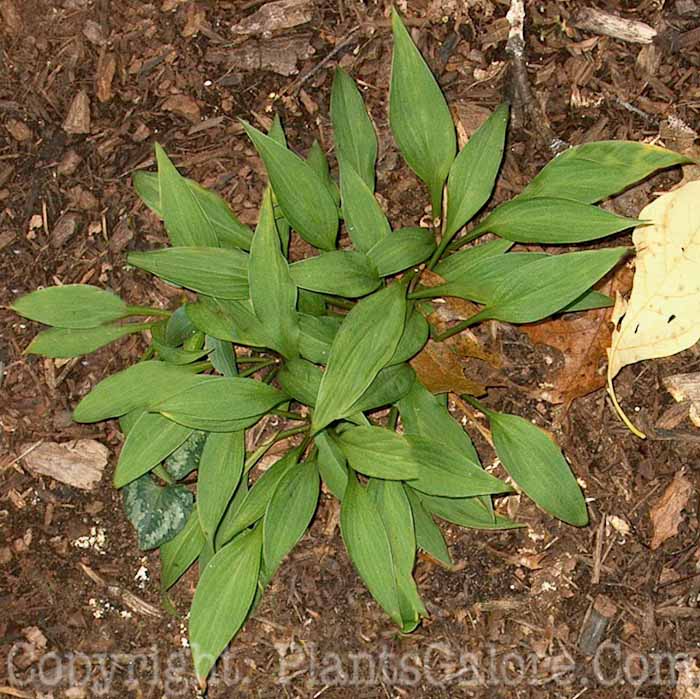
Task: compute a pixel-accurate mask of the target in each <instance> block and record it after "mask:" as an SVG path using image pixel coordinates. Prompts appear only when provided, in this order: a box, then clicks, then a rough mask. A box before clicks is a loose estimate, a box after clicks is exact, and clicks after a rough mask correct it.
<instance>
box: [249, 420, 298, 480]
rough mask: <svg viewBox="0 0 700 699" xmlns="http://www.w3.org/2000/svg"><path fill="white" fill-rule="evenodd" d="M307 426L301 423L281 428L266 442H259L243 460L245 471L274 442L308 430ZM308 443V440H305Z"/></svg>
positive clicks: (256, 461)
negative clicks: (296, 425) (297, 425)
mask: <svg viewBox="0 0 700 699" xmlns="http://www.w3.org/2000/svg"><path fill="white" fill-rule="evenodd" d="M308 430H309V426H308V425H303V426H301V427H291V428H290V429H288V430H282V431H281V432H278V433H277V434H276V435H275V436H274V437H271V438H270V439H268V440H267V442H264V443H263V444H261V445H260V446H259V447H258V448H257V449H256V450H255V451H254V452H253V453H252V454H251V455H250V456H249V457H248V458H247V459H246V460H245V466H244V469H245V472H246V473H247V472H248V471H250V469H251V468H253V466H255V464H257V463H258V461H260V459H261V458H262V457H263V456H264V455H265V454H266V453H267V451H268V450H269V449H270V447H272V446H273V445H274V444H277V442H281V441H282V440H283V439H287V438H288V437H293V436H294V435H295V434H301V433H302V432H308ZM307 443H308V442H307Z"/></svg>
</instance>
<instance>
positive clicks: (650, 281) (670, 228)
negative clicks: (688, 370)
mask: <svg viewBox="0 0 700 699" xmlns="http://www.w3.org/2000/svg"><path fill="white" fill-rule="evenodd" d="M698 201H700V181H695V182H688V183H687V184H686V185H684V186H683V187H681V188H680V189H676V190H674V191H672V192H667V193H666V194H663V195H661V196H660V197H659V198H658V199H657V200H656V201H654V202H652V203H651V204H649V205H648V206H646V207H644V209H642V211H641V212H640V214H639V218H640V219H642V220H646V221H650V222H651V223H650V224H649V225H646V226H639V227H638V228H635V229H634V233H633V236H632V239H633V241H634V246H635V249H636V251H637V257H636V259H635V267H636V271H635V274H634V284H633V287H632V294H631V295H630V299H629V302H625V301H624V299H623V298H622V296H618V297H617V300H616V303H615V308H614V309H613V314H612V322H613V323H615V325H616V327H615V330H614V331H613V334H612V339H611V343H610V348H609V349H608V391H609V393H610V397H611V398H612V400H613V403H614V404H615V407H616V409H617V411H618V413H619V414H620V417H621V418H622V419H623V420H624V421H625V424H626V425H627V426H628V427H629V428H630V430H632V431H633V432H634V433H635V434H637V435H638V436H640V437H643V436H644V435H643V434H642V433H641V432H639V430H637V429H636V428H635V427H634V426H633V425H632V424H631V422H630V421H629V419H628V418H627V417H626V416H625V415H624V413H623V412H622V409H621V408H620V407H619V405H618V403H617V399H616V397H615V392H614V389H613V384H612V381H613V379H614V378H615V376H617V374H618V372H619V371H620V369H622V367H624V366H627V365H628V364H633V363H635V362H639V361H641V360H643V359H653V358H656V357H668V356H669V355H672V354H676V353H677V352H681V351H682V350H685V349H688V347H691V346H692V345H694V344H695V343H696V342H697V341H698V339H700V216H699V215H698V206H697V202H698ZM618 323H619V325H618Z"/></svg>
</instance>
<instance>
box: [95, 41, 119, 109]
mask: <svg viewBox="0 0 700 699" xmlns="http://www.w3.org/2000/svg"><path fill="white" fill-rule="evenodd" d="M116 70H117V58H116V56H115V55H114V54H113V53H103V54H102V55H101V56H100V59H99V60H98V61H97V70H96V75H95V88H96V89H95V92H96V94H97V99H98V100H100V102H109V101H110V100H111V99H112V80H113V79H114V73H115V72H116Z"/></svg>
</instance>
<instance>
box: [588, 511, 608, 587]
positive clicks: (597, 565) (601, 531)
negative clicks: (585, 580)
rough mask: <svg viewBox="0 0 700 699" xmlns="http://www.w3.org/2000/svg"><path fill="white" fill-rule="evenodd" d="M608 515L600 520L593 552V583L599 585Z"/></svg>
mask: <svg viewBox="0 0 700 699" xmlns="http://www.w3.org/2000/svg"><path fill="white" fill-rule="evenodd" d="M606 521H607V515H605V514H604V515H603V516H602V517H601V518H600V524H599V525H598V531H597V532H596V537H595V549H594V550H593V572H592V574H591V583H592V584H593V585H597V584H598V583H599V582H600V571H601V567H602V564H603V540H604V538H605V522H606Z"/></svg>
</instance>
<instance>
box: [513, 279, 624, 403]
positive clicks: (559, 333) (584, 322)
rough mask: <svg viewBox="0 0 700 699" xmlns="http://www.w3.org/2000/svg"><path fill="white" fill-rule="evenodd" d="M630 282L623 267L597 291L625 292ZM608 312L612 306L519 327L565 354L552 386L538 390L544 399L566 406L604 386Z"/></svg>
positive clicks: (534, 341) (608, 339) (609, 316)
mask: <svg viewBox="0 0 700 699" xmlns="http://www.w3.org/2000/svg"><path fill="white" fill-rule="evenodd" d="M631 284H632V272H631V270H630V269H629V268H628V267H622V268H620V270H618V272H617V273H616V274H615V276H614V277H613V279H612V280H611V281H610V282H608V283H607V284H606V285H605V286H604V287H603V288H601V289H600V291H602V292H603V293H606V294H615V293H626V292H627V291H629V289H630V287H631ZM611 315H612V309H611V308H601V309H597V310H593V311H588V312H587V313H583V314H575V315H570V316H563V317H560V318H553V319H551V320H545V321H542V322H541V323H532V324H529V325H523V326H521V328H520V329H521V330H522V331H523V332H524V333H525V334H526V335H527V336H528V337H529V338H530V340H532V342H533V343H534V344H542V345H547V346H549V347H554V348H555V349H557V350H559V351H560V352H561V353H562V355H563V357H564V365H563V366H562V368H561V369H559V371H557V373H556V374H555V375H554V377H553V380H552V381H551V383H552V384H553V385H552V387H551V388H546V389H545V390H543V391H542V393H541V397H542V399H543V400H546V401H547V402H549V403H553V404H558V403H565V404H567V405H568V404H569V403H571V401H573V400H575V399H576V398H580V397H582V396H586V395H588V394H589V393H592V392H593V391H597V390H598V389H599V388H602V387H603V386H605V364H606V359H607V357H606V351H607V348H608V347H609V346H610V338H611V336H612V325H611Z"/></svg>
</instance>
